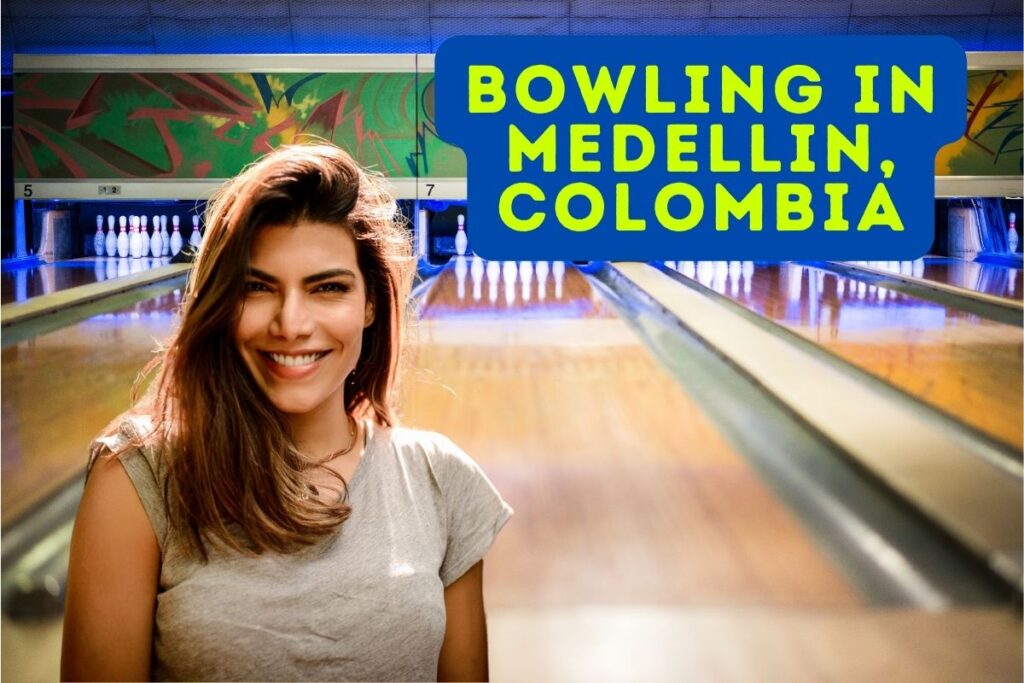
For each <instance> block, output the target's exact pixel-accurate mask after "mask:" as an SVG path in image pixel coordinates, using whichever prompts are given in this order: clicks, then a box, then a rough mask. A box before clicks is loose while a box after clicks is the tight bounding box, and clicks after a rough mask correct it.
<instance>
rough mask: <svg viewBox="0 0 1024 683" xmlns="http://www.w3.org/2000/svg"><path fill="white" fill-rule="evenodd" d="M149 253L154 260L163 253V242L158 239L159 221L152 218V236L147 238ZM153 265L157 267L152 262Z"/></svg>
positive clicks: (154, 217)
mask: <svg viewBox="0 0 1024 683" xmlns="http://www.w3.org/2000/svg"><path fill="white" fill-rule="evenodd" d="M149 253H150V254H151V255H152V256H153V258H154V259H158V258H160V256H162V255H163V253H164V241H163V239H162V238H161V237H160V221H159V220H157V217H156V216H153V236H152V237H150V238H149ZM153 265H154V266H155V265H157V264H156V262H155V261H154V263H153Z"/></svg>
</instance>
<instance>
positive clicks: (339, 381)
mask: <svg viewBox="0 0 1024 683" xmlns="http://www.w3.org/2000/svg"><path fill="white" fill-rule="evenodd" d="M371 322H373V310H372V306H371V305H370V304H369V303H368V302H367V298H366V285H365V282H364V281H363V275H362V273H361V272H360V270H359V264H358V261H357V259H356V245H355V241H354V240H353V239H352V236H351V235H350V234H349V231H348V230H346V229H344V228H341V227H339V226H335V225H328V224H324V223H303V222H300V223H299V224H298V225H296V226H285V225H271V226H267V227H263V228H260V229H259V231H257V233H256V235H255V238H254V241H253V244H252V250H251V252H250V256H249V274H248V276H247V278H246V293H245V299H244V301H243V304H242V312H241V315H240V317H239V320H238V326H237V327H236V328H235V335H234V337H235V344H236V346H237V348H238V352H239V354H240V355H241V356H242V360H243V361H245V364H246V366H247V367H248V368H249V371H250V372H251V373H252V376H253V378H254V379H255V380H256V383H257V384H259V386H260V388H262V389H263V391H264V393H266V395H267V398H269V399H270V402H271V403H273V404H274V406H275V407H276V408H277V409H278V410H280V411H281V412H282V413H285V414H286V415H309V414H311V413H314V412H323V413H324V414H330V415H332V416H334V417H337V416H338V415H341V414H343V412H344V410H345V380H346V378H347V377H348V375H349V373H350V372H352V370H353V369H354V368H355V366H356V362H357V361H358V360H359V352H360V349H361V347H362V334H363V328H364V327H366V326H367V325H369V324H370V323H371Z"/></svg>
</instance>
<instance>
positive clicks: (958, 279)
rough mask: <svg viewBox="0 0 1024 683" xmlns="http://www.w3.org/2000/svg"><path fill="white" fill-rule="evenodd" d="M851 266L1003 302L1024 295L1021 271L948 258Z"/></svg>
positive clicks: (863, 263) (1023, 280)
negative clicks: (971, 292) (976, 293)
mask: <svg viewBox="0 0 1024 683" xmlns="http://www.w3.org/2000/svg"><path fill="white" fill-rule="evenodd" d="M850 264H851V265H856V266H864V267H867V268H873V269H875V270H880V271H883V272H887V273H895V274H898V275H905V276H910V277H915V278H918V279H921V280H927V281H929V282H938V283H940V284H944V285H950V286H951V287H960V288H961V289H968V290H971V291H973V292H980V293H982V294H988V295H990V296H998V297H1002V298H1004V299H1020V298H1021V297H1022V295H1024V291H1022V287H1024V271H1022V270H1021V269H1020V268H1010V267H1008V266H1001V265H996V264H991V263H978V262H976V261H965V260H963V259H958V258H948V257H945V256H926V257H924V258H919V259H917V260H916V261H850Z"/></svg>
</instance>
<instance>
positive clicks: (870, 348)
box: [672, 261, 1024, 450]
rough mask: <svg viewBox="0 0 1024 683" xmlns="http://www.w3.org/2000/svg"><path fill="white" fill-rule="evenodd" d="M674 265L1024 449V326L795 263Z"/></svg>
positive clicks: (757, 310) (914, 394) (768, 316)
mask: <svg viewBox="0 0 1024 683" xmlns="http://www.w3.org/2000/svg"><path fill="white" fill-rule="evenodd" d="M672 265H674V266H675V267H676V269H677V270H678V271H679V272H681V273H683V274H684V275H686V276H687V277H690V278H692V279H695V280H697V281H698V282H700V283H701V284H703V285H704V286H706V287H709V288H711V289H713V290H715V291H717V292H718V293H720V294H723V295H725V296H728V297H729V298H731V299H733V300H734V301H736V302H738V303H740V304H742V305H743V306H745V307H746V308H748V309H749V310H751V311H754V312H755V313H758V314H759V315H761V316H763V317H765V318H767V319H769V320H772V321H774V322H776V323H778V324H780V325H783V326H785V327H786V328H788V329H790V330H792V331H793V332H796V333H797V334H800V335H801V336H803V337H805V338H807V339H809V340H811V341H813V342H815V343H816V344H818V345H820V346H822V347H823V348H825V349H827V350H829V351H831V352H832V353H834V354H836V355H838V356H839V357H841V358H843V359H844V360H846V361H848V362H850V363H852V364H854V365H856V366H857V367H860V368H862V369H863V370H866V371H868V372H870V373H872V374H874V375H876V376H878V377H880V378H881V379H884V380H885V381H887V382H889V383H891V384H893V385H895V386H897V387H899V388H900V389H903V390H904V391H906V392H908V393H909V394H911V395H913V396H915V397H917V398H919V399H921V400H923V401H925V402H926V403H928V404H930V405H933V406H935V407H936V408H939V409H940V410H943V411H945V412H947V413H949V414H951V415H955V416H957V417H959V418H960V419H961V420H963V421H964V422H966V423H967V424H969V425H972V426H974V427H976V428H978V429H979V430H981V431H982V432H985V433H986V434H989V435H991V436H992V437H994V438H996V439H999V440H1001V441H1003V442H1005V443H1007V444H1009V445H1011V446H1013V447H1014V448H1016V449H1018V450H1019V449H1020V448H1021V446H1022V442H1024V438H1022V428H1024V418H1022V412H1024V386H1022V374H1021V373H1022V348H1024V339H1022V332H1021V329H1020V328H1019V327H1016V326H1012V325H1005V324H1001V323H997V322H993V321H990V320H986V319H984V318H980V317H978V316H976V315H972V314H969V313H966V312H963V311H960V310H957V309H954V308H951V307H947V306H943V305H941V304H938V303H933V302H930V301H923V300H920V299H916V298H914V297H911V296H908V295H906V294H903V293H900V292H897V291H893V290H889V289H886V288H884V287H878V286H875V285H870V284H867V283H865V282H860V281H856V280H851V279H849V278H846V277H843V276H840V275H836V274H834V273H830V272H827V271H824V270H819V269H817V268H813V267H806V266H800V265H795V264H790V263H784V264H759V265H754V264H753V263H752V262H746V261H745V262H738V261H733V262H710V261H702V262H698V263H696V264H695V263H693V262H684V261H680V262H678V263H677V264H672Z"/></svg>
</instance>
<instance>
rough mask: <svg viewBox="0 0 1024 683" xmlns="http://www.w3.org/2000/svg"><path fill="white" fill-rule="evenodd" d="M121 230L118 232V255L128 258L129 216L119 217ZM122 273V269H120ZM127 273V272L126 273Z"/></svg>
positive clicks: (118, 221)
mask: <svg viewBox="0 0 1024 683" xmlns="http://www.w3.org/2000/svg"><path fill="white" fill-rule="evenodd" d="M117 223H118V225H119V226H120V228H121V231H120V232H119V233H117V255H118V256H120V257H121V258H128V217H127V216H121V217H120V218H118V219H117ZM118 271H119V272H118V275H120V274H121V273H120V269H118ZM125 274H126V275H127V273H125Z"/></svg>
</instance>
